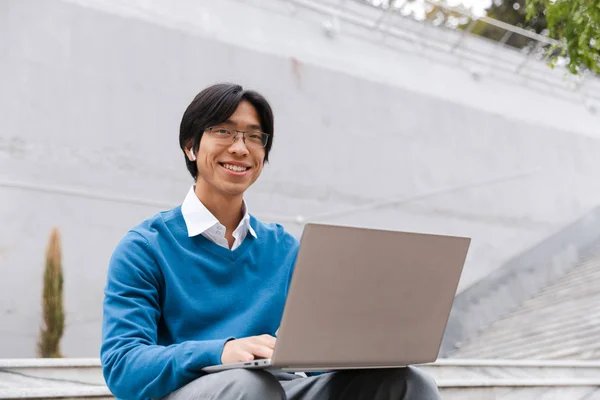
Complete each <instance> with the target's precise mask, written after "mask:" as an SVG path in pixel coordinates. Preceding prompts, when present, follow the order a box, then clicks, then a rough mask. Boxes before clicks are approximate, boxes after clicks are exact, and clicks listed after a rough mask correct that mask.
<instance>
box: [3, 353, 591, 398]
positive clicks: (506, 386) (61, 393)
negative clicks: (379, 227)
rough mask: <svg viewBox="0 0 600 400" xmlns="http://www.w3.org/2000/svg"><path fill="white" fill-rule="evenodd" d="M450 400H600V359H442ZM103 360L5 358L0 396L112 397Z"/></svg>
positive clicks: (433, 371) (435, 367)
mask: <svg viewBox="0 0 600 400" xmlns="http://www.w3.org/2000/svg"><path fill="white" fill-rule="evenodd" d="M421 368H422V369H423V370H425V371H427V372H428V373H429V374H430V375H431V376H433V377H434V378H435V380H436V381H437V383H438V386H439V388H440V391H441V393H442V399H444V400H457V399H461V400H462V399H476V400H488V399H502V400H513V399H514V400H517V399H518V400H528V399H536V400H540V399H541V400H551V399H557V400H558V399H561V400H583V399H585V400H596V399H597V400H600V362H595V361H594V362H592V361H540V360H536V361H531V360H466V359H440V360H438V361H437V362H436V363H433V364H426V365H423V366H421ZM112 398H113V397H112V395H111V393H110V391H109V390H108V388H107V387H106V386H105V384H104V380H103V378H102V372H101V369H100V361H99V360H98V359H12V360H11V359H4V360H2V359H0V399H112Z"/></svg>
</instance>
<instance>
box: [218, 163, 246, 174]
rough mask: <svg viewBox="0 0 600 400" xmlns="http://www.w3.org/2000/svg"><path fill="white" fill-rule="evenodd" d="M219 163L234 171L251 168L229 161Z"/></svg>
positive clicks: (243, 170)
mask: <svg viewBox="0 0 600 400" xmlns="http://www.w3.org/2000/svg"><path fill="white" fill-rule="evenodd" d="M219 165H220V166H221V167H223V168H226V169H228V170H230V171H233V172H246V171H248V170H249V169H250V168H249V167H242V166H240V165H232V164H227V163H219Z"/></svg>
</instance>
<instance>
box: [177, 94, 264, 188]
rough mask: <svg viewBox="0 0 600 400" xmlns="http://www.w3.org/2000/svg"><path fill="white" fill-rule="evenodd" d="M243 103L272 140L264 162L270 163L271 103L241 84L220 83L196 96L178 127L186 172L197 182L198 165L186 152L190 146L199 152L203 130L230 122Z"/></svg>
mask: <svg viewBox="0 0 600 400" xmlns="http://www.w3.org/2000/svg"><path fill="white" fill-rule="evenodd" d="M244 100H245V101H247V102H249V103H250V104H252V106H253V107H254V108H255V109H256V112H257V114H258V118H259V122H260V126H261V129H262V131H263V132H265V133H267V134H268V135H269V141H268V142H267V145H266V146H265V159H264V162H265V163H266V162H268V161H269V151H270V150H271V146H272V145H273V110H272V109H271V106H270V105H269V102H268V101H267V100H266V99H265V98H264V97H263V96H262V95H261V94H259V93H257V92H255V91H252V90H244V88H243V87H242V86H240V85H236V84H232V83H218V84H216V85H212V86H209V87H207V88H206V89H204V90H203V91H201V92H200V93H198V95H196V97H195V98H194V100H192V102H191V103H190V105H189V106H188V108H187V109H186V110H185V112H184V113H183V117H182V119H181V125H180V126H179V147H181V150H182V151H183V153H184V155H185V163H186V166H187V169H188V171H190V174H191V175H192V177H193V178H194V179H196V178H197V177H198V167H197V166H196V163H195V162H193V161H190V160H189V159H188V157H187V154H186V149H188V148H190V145H191V148H192V150H193V152H194V153H196V152H197V151H198V147H199V146H200V139H201V138H202V134H203V133H204V131H205V130H206V129H207V128H209V127H211V126H213V125H218V124H221V123H223V122H225V121H227V119H228V118H229V117H230V116H231V115H232V114H233V113H234V112H235V109H236V108H237V106H238V105H239V104H240V103H241V102H242V101H244Z"/></svg>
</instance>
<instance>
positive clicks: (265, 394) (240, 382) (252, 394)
mask: <svg viewBox="0 0 600 400" xmlns="http://www.w3.org/2000/svg"><path fill="white" fill-rule="evenodd" d="M227 373H228V376H227V380H226V381H225V382H224V389H225V390H224V392H225V393H227V394H226V395H224V396H223V398H232V399H240V400H241V399H243V400H258V399H269V400H270V399H273V400H280V399H281V400H285V398H286V396H285V391H284V390H283V388H282V387H281V385H280V384H279V382H278V381H277V379H275V377H274V376H273V375H272V374H270V373H268V372H266V371H253V370H249V369H235V370H231V371H227Z"/></svg>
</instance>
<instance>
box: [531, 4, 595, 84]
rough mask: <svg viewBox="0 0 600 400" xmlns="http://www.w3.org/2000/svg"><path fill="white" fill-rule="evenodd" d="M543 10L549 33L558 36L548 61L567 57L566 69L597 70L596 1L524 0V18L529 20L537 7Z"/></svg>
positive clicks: (577, 71)
mask: <svg viewBox="0 0 600 400" xmlns="http://www.w3.org/2000/svg"><path fill="white" fill-rule="evenodd" d="M540 8H541V9H542V12H543V13H545V16H546V20H547V23H548V31H549V36H550V37H553V38H555V39H558V40H559V42H560V43H561V47H562V48H561V51H560V52H554V53H553V55H552V57H550V60H551V62H552V63H555V62H556V61H557V60H558V59H559V58H561V57H562V58H566V59H567V60H568V68H569V70H570V71H571V72H572V73H574V74H578V73H580V72H582V71H584V70H586V69H587V70H590V71H592V72H594V73H596V74H597V73H599V72H600V0H528V3H527V17H528V18H530V19H531V20H533V19H534V18H536V15H539V10H540Z"/></svg>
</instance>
